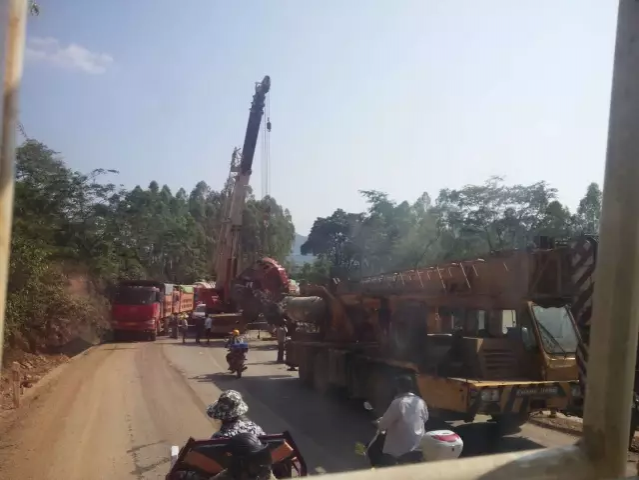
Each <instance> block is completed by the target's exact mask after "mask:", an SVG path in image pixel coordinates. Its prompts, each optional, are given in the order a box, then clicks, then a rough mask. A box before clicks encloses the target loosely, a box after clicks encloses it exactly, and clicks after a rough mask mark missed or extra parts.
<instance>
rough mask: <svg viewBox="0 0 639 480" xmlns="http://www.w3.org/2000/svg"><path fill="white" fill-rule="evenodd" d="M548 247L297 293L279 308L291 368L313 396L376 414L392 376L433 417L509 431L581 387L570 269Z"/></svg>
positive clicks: (562, 403) (573, 398)
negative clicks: (287, 331) (363, 403)
mask: <svg viewBox="0 0 639 480" xmlns="http://www.w3.org/2000/svg"><path fill="white" fill-rule="evenodd" d="M553 247H554V246H553ZM553 247H551V248H544V249H541V248H535V249H532V250H515V251H506V252H493V253H491V254H490V255H487V256H485V257H483V258H475V259H472V260H464V261H458V262H450V263H447V264H442V265H435V266H432V267H428V268H422V269H417V270H410V271H404V272H397V273H392V274H386V275H379V276H375V277H369V278H365V279H363V280H361V281H357V282H335V283H333V284H332V286H331V287H330V288H324V287H310V288H306V289H305V290H306V291H303V292H302V293H303V294H305V295H310V296H306V297H297V298H296V297H289V298H287V299H285V300H284V302H283V303H284V308H285V311H286V314H287V316H288V317H289V318H290V319H291V320H292V321H294V322H295V323H296V327H297V328H296V335H295V338H294V341H292V342H291V346H290V348H289V353H290V355H291V360H290V363H291V364H293V365H297V366H299V376H300V379H301V380H302V381H303V382H304V383H306V384H309V385H312V386H313V387H314V388H315V389H316V390H318V391H326V390H327V389H328V388H331V387H340V388H341V389H343V390H344V391H346V393H347V394H348V396H349V397H351V398H359V399H364V400H369V401H370V402H372V403H373V406H374V407H375V409H376V410H378V411H383V410H385V408H386V407H387V406H388V404H389V403H390V401H391V400H392V398H393V395H394V392H393V389H392V387H391V385H392V383H391V381H392V377H394V376H395V375H397V374H399V373H410V374H412V375H413V378H414V381H415V387H416V390H417V391H418V392H419V393H420V394H421V395H422V396H423V398H424V399H425V400H426V402H427V404H428V406H429V409H430V411H431V415H434V416H436V417H438V418H441V419H444V420H464V421H466V422H471V421H473V419H474V418H475V416H477V415H480V414H484V415H489V416H491V417H492V420H493V421H496V422H498V423H499V424H501V425H503V426H507V427H508V428H507V429H510V428H511V427H514V426H518V425H520V424H522V423H524V422H525V421H526V420H527V419H528V416H529V414H530V413H531V412H535V411H541V410H548V409H560V410H561V409H563V408H565V407H567V406H568V405H570V404H571V403H575V402H577V398H579V397H580V396H581V389H580V387H579V383H578V382H577V367H576V359H575V353H576V350H577V343H578V333H577V330H576V326H575V323H574V320H573V318H572V315H571V312H570V309H569V305H570V301H571V299H572V296H571V295H572V286H571V281H570V280H571V277H570V274H571V266H570V264H569V259H568V257H567V256H566V255H565V249H559V248H553ZM287 363H289V362H287Z"/></svg>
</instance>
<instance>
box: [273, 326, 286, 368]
mask: <svg viewBox="0 0 639 480" xmlns="http://www.w3.org/2000/svg"><path fill="white" fill-rule="evenodd" d="M275 338H276V339H277V363H284V345H285V344H286V328H285V327H284V325H283V324H280V325H278V327H277V328H276V329H275Z"/></svg>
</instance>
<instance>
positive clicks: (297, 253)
mask: <svg viewBox="0 0 639 480" xmlns="http://www.w3.org/2000/svg"><path fill="white" fill-rule="evenodd" d="M307 238H308V237H306V236H304V235H300V234H299V233H296V234H295V240H293V247H292V248H291V254H290V255H289V257H288V258H289V260H291V261H292V262H294V263H295V264H296V265H303V264H305V263H311V262H313V261H314V260H315V257H314V256H313V255H302V252H301V248H302V245H303V244H304V242H306V239H307Z"/></svg>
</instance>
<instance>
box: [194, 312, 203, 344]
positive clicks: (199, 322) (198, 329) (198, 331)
mask: <svg viewBox="0 0 639 480" xmlns="http://www.w3.org/2000/svg"><path fill="white" fill-rule="evenodd" d="M193 321H194V323H195V343H202V341H201V340H202V334H203V333H204V318H202V317H200V316H197V317H195V318H194V319H193Z"/></svg>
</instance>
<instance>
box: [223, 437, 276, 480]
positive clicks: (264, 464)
mask: <svg viewBox="0 0 639 480" xmlns="http://www.w3.org/2000/svg"><path fill="white" fill-rule="evenodd" d="M227 446H228V451H229V453H230V454H231V459H230V462H229V473H231V475H232V476H234V477H236V478H237V477H240V478H241V477H245V478H254V479H268V478H271V465H272V464H273V458H272V457H271V451H270V449H269V448H268V445H265V444H264V443H262V442H261V441H260V439H259V438H258V437H257V435H255V434H253V433H238V434H237V435H235V436H233V437H231V439H230V440H229V442H228V444H227ZM242 474H243V475H242Z"/></svg>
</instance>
